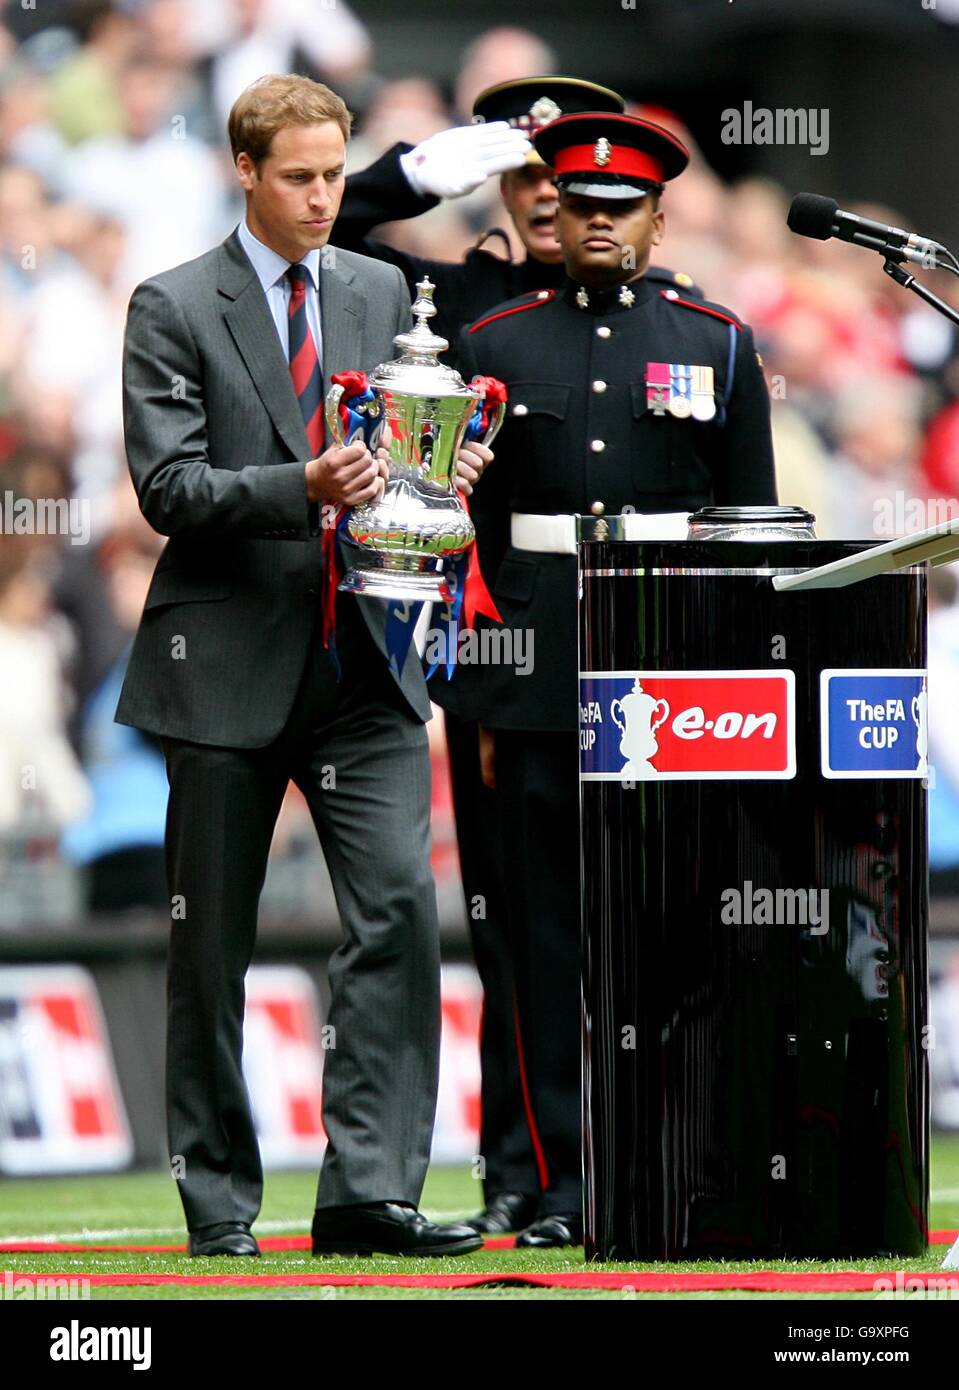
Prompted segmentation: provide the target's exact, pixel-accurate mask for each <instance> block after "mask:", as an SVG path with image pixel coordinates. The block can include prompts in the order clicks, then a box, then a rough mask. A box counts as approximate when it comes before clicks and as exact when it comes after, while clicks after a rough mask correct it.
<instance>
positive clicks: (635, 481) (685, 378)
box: [454, 118, 776, 1243]
mask: <svg viewBox="0 0 959 1390" xmlns="http://www.w3.org/2000/svg"><path fill="white" fill-rule="evenodd" d="M620 119H628V118H620ZM557 124H559V123H557ZM639 124H647V123H639ZM549 129H550V127H547V133H548V131H549ZM570 138H575V130H574V131H573V132H571V137H570ZM551 162H553V161H552V160H551ZM562 186H563V185H562V182H561V187H562ZM459 367H460V370H461V372H462V373H463V375H464V377H465V378H466V379H467V380H469V379H470V377H471V376H472V375H473V374H474V373H481V374H483V375H490V376H495V377H498V378H500V379H501V380H502V381H504V382H505V383H506V385H507V387H508V390H509V404H508V407H507V416H506V421H505V423H504V425H503V428H502V430H501V432H500V434H499V436H498V437H497V440H496V445H495V451H494V452H495V455H496V457H495V459H494V461H493V463H492V464H491V465H490V466H489V468H488V469H487V471H486V473H485V474H484V476H483V478H482V480H481V482H480V483H479V485H478V487H477V489H476V491H475V494H474V497H473V505H472V514H473V517H474V521H475V523H476V527H477V533H478V546H479V551H480V557H481V561H482V567H483V572H484V575H485V577H486V579H487V581H488V583H489V586H490V589H491V592H492V596H493V599H494V601H495V603H496V605H497V608H498V610H499V612H500V615H501V617H502V620H503V624H502V628H503V630H504V631H503V630H501V632H500V636H501V638H504V637H505V638H507V639H509V640H508V641H501V642H500V643H499V645H498V650H499V653H500V655H501V656H507V657H508V656H509V655H510V653H512V654H513V656H514V657H515V654H516V653H517V652H522V651H523V650H524V648H523V647H522V646H521V645H520V643H521V642H522V641H525V642H526V649H525V650H526V654H527V659H528V655H529V650H528V642H529V638H528V634H532V639H533V651H532V656H533V660H532V670H531V671H530V672H529V673H528V674H522V673H521V670H520V669H519V668H518V667H517V665H516V664H515V662H514V664H508V662H502V663H501V664H491V663H490V662H489V661H487V662H486V663H484V664H483V665H481V666H476V665H472V666H470V665H461V666H460V667H459V669H458V671H457V674H456V677H455V680H454V685H455V684H458V685H459V698H460V709H461V711H462V712H463V714H464V716H465V717H468V718H476V719H478V720H480V721H481V722H482V723H483V724H484V725H486V726H487V727H488V728H490V729H492V730H494V731H495V745H496V757H495V762H496V798H497V802H498V813H499V822H500V825H501V829H502V853H503V857H504V868H505V874H506V882H507V883H508V884H509V899H508V912H509V921H510V929H511V938H512V943H513V954H514V968H515V973H516V986H517V996H518V1003H519V1021H520V1036H521V1044H522V1060H523V1063H524V1071H525V1077H526V1081H527V1085H528V1090H529V1097H530V1109H531V1111H532V1117H533V1140H534V1147H535V1149H536V1152H537V1156H538V1159H539V1162H540V1165H541V1169H542V1170H544V1172H545V1182H544V1195H543V1199H542V1204H541V1208H540V1216H541V1217H549V1216H551V1215H553V1214H560V1213H565V1214H576V1213H579V1212H580V1210H581V1184H582V1179H581V1171H582V1169H581V1155H580V1128H581V1125H580V1104H581V1099H580V1092H581V1081H580V887H579V820H578V746H577V745H578V739H577V689H578V649H577V632H576V597H577V596H576V584H577V579H576V558H575V538H574V520H573V518H574V517H575V516H576V514H581V515H587V516H588V515H592V516H601V515H606V516H611V515H613V514H616V513H622V512H628V511H636V512H641V513H664V512H669V513H680V512H688V511H693V510H695V509H696V508H698V507H701V506H704V505H707V504H737V505H746V504H768V503H773V502H775V501H776V488H775V480H774V471H773V458H772V445H771V438H770V427H769V400H768V394H767V390H766V385H765V381H764V378H763V373H762V368H761V364H760V362H759V359H758V357H757V353H756V350H755V347H754V344H753V335H752V332H751V331H750V329H749V328H748V326H747V325H745V324H743V323H742V322H740V320H739V319H738V318H737V317H736V315H735V314H733V313H731V312H730V310H728V309H726V308H724V307H723V306H722V305H719V304H712V303H708V302H705V301H703V300H698V299H695V298H691V297H690V296H689V295H687V294H685V293H683V292H682V291H681V290H679V289H678V288H677V287H676V286H675V285H671V286H666V285H664V284H663V283H662V281H661V280H660V279H658V278H654V277H653V276H650V275H648V274H646V275H642V276H641V277H640V278H638V279H634V280H632V281H630V282H629V283H627V284H622V285H618V286H615V287H613V288H609V289H603V290H596V289H593V288H589V287H587V286H585V285H582V284H579V283H577V282H576V281H574V280H572V279H570V278H568V277H567V278H566V279H565V280H564V283H563V284H562V286H561V287H559V289H542V290H539V291H537V292H535V293H533V294H529V295H526V296H524V297H522V298H519V299H515V300H513V301H510V302H507V303H504V304H501V305H499V306H497V307H496V308H494V309H493V310H491V311H490V312H489V313H488V314H486V315H485V316H483V317H482V318H481V319H479V320H478V321H477V322H476V323H474V324H473V325H472V326H471V327H470V328H468V329H467V330H465V331H464V332H463V334H462V335H461V338H460V345H459ZM478 622H479V629H480V631H479V632H478V635H477V651H478V652H479V653H482V652H483V650H484V645H483V644H484V641H485V640H486V638H484V630H487V629H489V630H492V631H493V632H495V631H496V630H497V628H498V625H497V624H495V623H494V622H493V621H491V620H490V619H488V618H480V619H479V620H478ZM514 634H515V639H514ZM488 635H489V634H487V636H488ZM487 650H488V651H492V650H497V648H496V647H493V648H489V649H487ZM574 1228H575V1222H574V1223H573V1226H572V1227H571V1228H570V1229H574ZM530 1243H535V1242H530ZM544 1243H565V1242H563V1241H560V1240H556V1241H554V1242H549V1241H546V1242H544Z"/></svg>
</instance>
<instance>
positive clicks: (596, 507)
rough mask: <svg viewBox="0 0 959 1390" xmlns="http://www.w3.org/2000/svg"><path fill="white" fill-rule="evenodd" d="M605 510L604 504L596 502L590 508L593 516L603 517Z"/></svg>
mask: <svg viewBox="0 0 959 1390" xmlns="http://www.w3.org/2000/svg"><path fill="white" fill-rule="evenodd" d="M605 510H606V508H605V506H604V505H603V503H602V502H594V503H593V505H592V506H591V507H590V511H591V512H592V513H593V516H602V515H603V512H605Z"/></svg>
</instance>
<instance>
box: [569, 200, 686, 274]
mask: <svg viewBox="0 0 959 1390" xmlns="http://www.w3.org/2000/svg"><path fill="white" fill-rule="evenodd" d="M664 230H665V218H664V216H663V214H662V212H660V211H659V210H658V209H657V208H656V207H655V199H654V197H653V195H652V194H650V193H647V194H646V195H645V197H642V198H586V197H583V196H582V195H581V194H578V193H563V194H561V195H560V200H559V212H558V214H557V219H556V231H557V235H558V236H559V240H560V246H561V247H562V252H563V259H564V260H565V262H566V269H567V271H568V273H569V274H570V275H571V276H572V278H573V279H574V280H582V281H583V283H584V284H594V285H603V284H617V283H619V282H621V281H623V280H630V279H632V278H633V277H634V276H635V275H636V274H637V272H639V273H642V272H643V271H644V270H645V269H646V267H647V265H648V264H649V254H650V251H651V250H652V248H653V247H654V246H658V245H659V243H660V242H661V241H662V239H663V232H664Z"/></svg>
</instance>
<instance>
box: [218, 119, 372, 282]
mask: <svg viewBox="0 0 959 1390" xmlns="http://www.w3.org/2000/svg"><path fill="white" fill-rule="evenodd" d="M345 160H346V142H345V141H344V139H343V132H342V131H341V130H340V128H339V126H338V125H337V124H336V122H335V121H322V122H320V123H319V124H318V125H306V126H284V127H283V128H282V129H281V130H278V131H277V132H276V134H275V135H274V137H273V141H272V143H271V145H270V152H269V154H268V155H267V156H266V158H265V159H262V160H261V161H260V164H259V167H257V166H256V165H255V164H254V163H253V161H252V160H251V159H250V157H249V155H248V154H245V153H240V154H239V155H237V160H236V173H237V178H238V179H239V180H240V183H241V185H242V187H243V191H244V192H245V194H246V215H247V222H248V224H249V227H250V231H251V232H252V233H253V235H254V236H255V237H257V238H258V239H259V240H260V241H262V242H264V243H265V244H266V245H267V246H270V247H272V249H273V250H274V251H276V252H277V253H278V254H279V255H281V256H285V257H286V259H287V260H288V261H298V260H300V259H301V258H302V257H303V256H305V255H306V253H307V251H311V250H313V248H314V247H320V246H325V245H326V243H327V241H328V240H329V236H330V232H331V231H332V230H333V223H334V221H335V220H336V214H337V213H338V212H339V210H340V203H341V202H342V199H343V188H344V185H345V177H344V172H343V165H344V163H345Z"/></svg>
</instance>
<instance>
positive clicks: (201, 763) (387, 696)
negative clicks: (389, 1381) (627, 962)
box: [162, 600, 440, 1230]
mask: <svg viewBox="0 0 959 1390" xmlns="http://www.w3.org/2000/svg"><path fill="white" fill-rule="evenodd" d="M351 602H352V601H351V600H345V602H341V603H340V605H339V607H340V610H341V613H342V612H343V610H344V609H345V608H346V605H347V604H349V603H351ZM347 614H348V616H347V621H346V622H345V623H341V625H340V635H341V642H340V648H341V659H342V668H343V669H342V675H341V678H340V679H339V680H338V679H337V677H336V671H335V668H334V665H333V662H332V660H331V657H330V655H329V653H328V652H326V651H325V650H324V649H323V647H322V644H321V641H320V636H319V622H317V626H316V629H315V631H314V636H313V639H312V641H311V644H310V648H309V654H308V657H307V661H306V665H305V668H304V671H303V676H302V679H301V682H300V685H299V688H298V691H297V694H296V698H295V701H294V704H293V708H292V711H291V713H290V715H289V718H288V719H287V721H286V724H285V725H284V728H283V730H282V731H281V733H280V734H279V736H278V737H277V738H276V739H275V740H273V742H271V743H269V744H268V745H267V746H266V747H263V748H255V749H246V748H226V747H218V746H215V745H209V744H198V743H191V742H188V741H185V740H181V739H173V738H167V737H165V738H163V739H162V743H163V749H164V754H165V756H166V760H167V773H168V777H169V781H170V801H169V810H168V819H167V840H166V845H167V850H166V852H167V875H168V879H169V887H170V893H171V897H174V896H176V897H177V898H178V899H182V905H183V907H182V915H181V916H179V917H178V915H177V912H176V905H175V906H174V920H173V923H172V930H171V942H170V960H169V975H168V1036H167V1118H168V1134H169V1143H170V1154H171V1158H172V1160H173V1164H174V1172H175V1173H178V1174H180V1177H179V1187H180V1195H181V1199H182V1201H183V1206H184V1210H185V1213H186V1219H187V1225H188V1227H189V1228H190V1229H191V1230H196V1229H197V1228H198V1227H200V1226H205V1225H211V1224H213V1223H217V1222H222V1221H245V1222H252V1221H253V1220H254V1219H255V1217H256V1215H257V1213H258V1211H259V1208H260V1201H261V1195H262V1186H263V1174H262V1168H261V1164H260V1155H259V1149H258V1145H257V1141H256V1134H255V1130H254V1126H253V1119H252V1115H251V1111H250V1104H249V1098H248V1095H247V1091H246V1086H245V1083H244V1079H243V1073H242V1065H241V1054H242V1029H243V1008H244V976H245V973H246V970H247V967H248V966H249V964H250V959H251V956H252V954H253V947H254V940H255V935H256V918H257V905H258V899H259V895H260V891H261V889H262V886H263V881H264V878H265V874H266V863H267V854H268V851H269V847H270V841H271V839H272V835H273V830H274V826H275V823H276V818H277V815H278V812H279V809H280V804H281V802H282V799H283V795H284V792H285V790H286V786H287V783H288V781H289V780H292V781H293V782H295V784H296V785H297V786H298V787H299V788H300V790H301V791H302V792H303V795H304V797H305V798H306V801H307V803H308V805H309V808H310V813H311V815H312V818H313V821H314V824H315V826H316V829H317V833H318V835H319V838H320V843H321V845H322V847H323V852H324V854H325V856H326V860H327V864H328V867H329V870H330V875H331V878H332V881H333V887H334V892H335V894H336V902H337V907H338V910H339V914H340V918H341V921H342V924H343V932H344V940H343V941H342V943H341V944H340V945H339V947H338V948H337V949H336V951H335V952H334V954H333V956H332V959H331V961H330V967H329V982H330V1011H329V1016H328V1018H327V1022H328V1023H329V1024H332V1025H333V1033H332V1034H331V1042H332V1046H330V1048H329V1050H328V1051H326V1052H325V1054H324V1060H325V1069H324V1084H323V1120H324V1126H325V1128H326V1132H327V1137H328V1148H327V1151H326V1155H325V1158H324V1161H323V1166H322V1171H321V1173H320V1180H319V1187H318V1192H317V1206H318V1207H330V1206H339V1205H345V1204H350V1203H362V1202H372V1201H388V1200H393V1201H404V1202H412V1203H414V1204H417V1203H418V1202H419V1198H420V1193H421V1190H422V1186H423V1181H424V1178H425V1175H426V1167H427V1163H428V1159H429V1148H430V1139H431V1135H432V1128H433V1119H434V1110H435V1101H436V1085H437V1071H438V1057H439V1027H440V1003H439V939H438V929H437V914H436V896H435V888H434V883H433V878H432V874H431V872H430V865H429V812H430V773H429V760H428V755H427V735H426V728H425V726H424V725H423V724H421V723H420V722H419V721H418V720H417V719H415V717H414V716H413V715H412V714H411V713H410V712H408V709H407V706H406V704H405V701H404V700H403V697H402V695H401V694H400V693H399V690H398V687H397V686H396V683H395V681H393V679H392V678H391V677H390V675H389V674H388V672H387V670H386V668H385V664H384V662H383V659H382V657H381V656H380V654H379V653H378V652H377V651H376V649H375V647H374V646H373V643H372V640H371V639H370V638H369V635H368V633H367V632H366V629H365V626H364V625H363V623H362V621H361V620H359V619H358V618H356V620H355V621H353V620H352V619H353V614H350V613H349V611H348V610H347ZM331 770H332V771H331ZM334 782H335V785H331V783H334Z"/></svg>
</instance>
